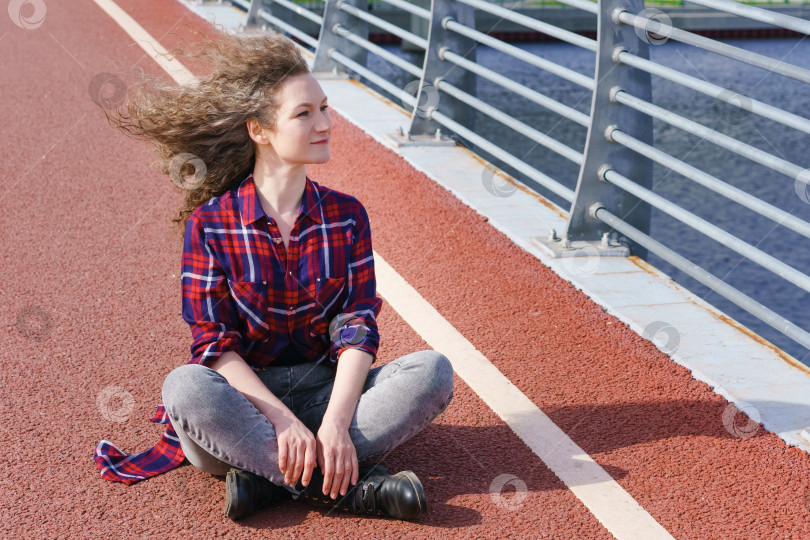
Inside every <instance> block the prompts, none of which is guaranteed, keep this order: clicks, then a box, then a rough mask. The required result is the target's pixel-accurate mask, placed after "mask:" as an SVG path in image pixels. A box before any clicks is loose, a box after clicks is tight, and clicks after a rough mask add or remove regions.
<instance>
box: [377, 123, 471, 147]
mask: <svg viewBox="0 0 810 540" xmlns="http://www.w3.org/2000/svg"><path fill="white" fill-rule="evenodd" d="M385 138H386V140H388V141H390V142H391V144H393V145H394V147H396V148H399V147H400V146H455V145H456V141H454V140H453V139H451V138H450V137H448V136H446V135H442V134H441V131H440V130H437V132H436V134H435V135H411V134H410V133H405V131H404V130H403V129H402V128H399V130H398V131H396V132H394V133H388V134H386V135H385Z"/></svg>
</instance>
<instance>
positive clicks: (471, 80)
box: [408, 0, 476, 140]
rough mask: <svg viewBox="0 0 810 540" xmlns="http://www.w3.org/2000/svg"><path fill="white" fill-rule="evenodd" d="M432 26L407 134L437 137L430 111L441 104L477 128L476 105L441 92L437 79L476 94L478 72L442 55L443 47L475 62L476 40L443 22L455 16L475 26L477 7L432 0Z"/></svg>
mask: <svg viewBox="0 0 810 540" xmlns="http://www.w3.org/2000/svg"><path fill="white" fill-rule="evenodd" d="M430 11H431V15H432V18H431V20H430V29H429V30H428V48H427V50H426V51H425V63H424V69H423V70H422V80H421V81H419V91H418V93H417V94H416V107H415V108H414V111H413V115H412V116H411V125H410V127H409V129H408V136H409V138H411V137H421V138H434V140H435V137H436V135H437V133H439V134H440V133H441V131H439V130H440V127H441V126H440V124H439V123H438V122H436V121H435V120H431V118H430V114H431V112H432V111H434V110H436V109H437V108H438V107H439V102H440V101H441V109H442V113H443V114H445V115H446V116H449V117H450V118H452V119H453V120H455V121H456V122H458V123H460V124H463V125H465V126H466V127H469V128H470V129H474V126H473V121H474V118H475V115H474V112H475V111H473V109H472V108H471V107H470V106H468V105H467V104H465V103H461V102H459V101H457V100H455V99H454V98H452V97H450V96H449V95H446V94H441V95H440V94H439V90H438V89H437V88H436V84H437V80H439V79H442V80H444V81H446V82H448V83H450V84H452V85H453V86H456V87H458V88H460V89H462V90H464V91H465V92H467V93H469V94H472V95H475V75H474V74H473V73H470V72H469V71H467V70H465V69H462V68H460V67H458V66H456V65H455V64H452V63H450V62H447V61H445V60H443V59H442V50H443V49H447V50H450V51H453V52H454V53H456V54H458V55H459V56H463V57H465V58H466V59H468V60H470V61H471V62H475V45H476V43H475V41H473V40H472V39H470V38H468V37H466V36H462V35H460V34H456V33H454V32H449V31H448V30H446V29H445V28H444V26H443V25H442V21H443V20H444V19H453V20H454V21H456V22H457V23H459V24H463V25H464V26H468V27H470V28H475V10H474V9H473V8H472V6H468V5H466V4H462V3H459V2H455V1H454V0H433V1H432V5H431V10H430Z"/></svg>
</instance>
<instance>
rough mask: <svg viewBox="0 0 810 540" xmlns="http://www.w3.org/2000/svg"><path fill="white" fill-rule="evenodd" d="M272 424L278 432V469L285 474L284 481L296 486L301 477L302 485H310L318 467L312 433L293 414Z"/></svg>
mask: <svg viewBox="0 0 810 540" xmlns="http://www.w3.org/2000/svg"><path fill="white" fill-rule="evenodd" d="M270 422H271V423H272V424H273V427H274V428H275V430H276V441H277V443H278V468H279V469H280V470H281V472H282V473H284V481H285V482H286V483H288V484H290V485H291V486H295V484H296V482H298V478H299V477H300V478H301V484H303V485H304V486H306V485H309V481H310V480H311V479H312V470H313V469H314V468H315V465H316V441H315V437H314V436H313V435H312V432H311V431H310V430H309V429H307V427H306V426H305V425H304V424H303V423H302V422H301V421H300V420H299V419H298V418H296V417H295V416H294V415H292V413H290V414H283V415H279V416H278V417H275V418H273V419H272V420H270ZM302 474H303V476H302Z"/></svg>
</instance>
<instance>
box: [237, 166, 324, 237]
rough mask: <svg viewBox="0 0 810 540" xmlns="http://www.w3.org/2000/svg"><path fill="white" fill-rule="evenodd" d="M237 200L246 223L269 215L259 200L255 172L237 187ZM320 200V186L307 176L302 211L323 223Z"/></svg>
mask: <svg viewBox="0 0 810 540" xmlns="http://www.w3.org/2000/svg"><path fill="white" fill-rule="evenodd" d="M237 200H238V201H239V212H240V214H241V216H242V223H243V224H244V225H249V224H251V223H253V222H254V221H256V220H257V219H259V218H261V217H264V218H267V217H268V216H267V214H266V213H265V212H264V208H262V204H261V202H260V201H259V194H258V192H257V191H256V184H255V183H254V182H253V173H250V174H249V175H248V177H247V178H245V179H244V180H243V181H242V183H241V184H240V185H239V188H238V189H237ZM320 202H321V197H320V195H319V192H318V188H317V187H316V186H315V183H314V182H313V181H312V180H310V178H309V176H307V180H306V185H305V186H304V196H303V197H302V198H301V213H302V214H306V215H307V216H309V218H310V219H311V220H313V221H315V222H316V223H321V213H320V211H319V207H318V205H319V204H320Z"/></svg>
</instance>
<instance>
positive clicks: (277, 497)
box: [225, 468, 292, 521]
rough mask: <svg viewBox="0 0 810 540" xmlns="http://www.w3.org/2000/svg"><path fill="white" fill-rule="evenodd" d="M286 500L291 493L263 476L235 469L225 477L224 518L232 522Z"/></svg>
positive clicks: (290, 497)
mask: <svg viewBox="0 0 810 540" xmlns="http://www.w3.org/2000/svg"><path fill="white" fill-rule="evenodd" d="M288 499H292V493H290V492H289V491H287V490H286V489H284V488H283V487H281V486H278V485H276V484H274V483H273V482H271V481H270V480H268V479H267V478H265V477H264V476H259V475H257V474H253V473H252V472H248V471H243V470H241V469H236V468H233V469H231V470H230V471H229V472H228V474H227V475H226V476H225V516H226V517H228V518H230V519H232V520H234V521H236V520H238V519H242V518H243V517H247V516H249V515H250V514H252V513H254V512H256V511H258V510H260V509H262V508H264V507H266V506H269V505H270V504H273V503H274V502H281V501H284V500H288Z"/></svg>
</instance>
